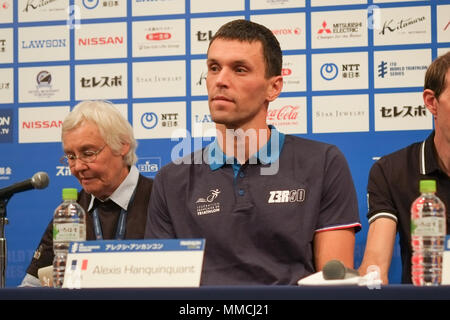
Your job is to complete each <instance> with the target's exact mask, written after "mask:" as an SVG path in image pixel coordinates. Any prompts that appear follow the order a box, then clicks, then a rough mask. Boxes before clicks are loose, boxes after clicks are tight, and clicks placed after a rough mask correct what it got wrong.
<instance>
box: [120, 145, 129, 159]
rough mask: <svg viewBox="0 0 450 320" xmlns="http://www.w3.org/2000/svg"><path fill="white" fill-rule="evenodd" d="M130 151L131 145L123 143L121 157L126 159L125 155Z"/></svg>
mask: <svg viewBox="0 0 450 320" xmlns="http://www.w3.org/2000/svg"><path fill="white" fill-rule="evenodd" d="M129 151H130V144H129V143H123V144H122V148H121V149H120V155H121V156H122V157H125V155H126V154H127V153H128V152H129Z"/></svg>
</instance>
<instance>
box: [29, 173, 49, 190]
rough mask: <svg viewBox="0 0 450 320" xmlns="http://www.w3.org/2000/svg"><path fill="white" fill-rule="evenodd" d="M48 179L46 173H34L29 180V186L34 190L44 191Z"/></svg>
mask: <svg viewBox="0 0 450 320" xmlns="http://www.w3.org/2000/svg"><path fill="white" fill-rule="evenodd" d="M48 183H49V178H48V174H47V173H46V172H43V171H40V172H36V173H35V174H34V175H33V177H32V178H31V184H32V185H33V187H34V188H35V189H44V188H46V187H47V186H48Z"/></svg>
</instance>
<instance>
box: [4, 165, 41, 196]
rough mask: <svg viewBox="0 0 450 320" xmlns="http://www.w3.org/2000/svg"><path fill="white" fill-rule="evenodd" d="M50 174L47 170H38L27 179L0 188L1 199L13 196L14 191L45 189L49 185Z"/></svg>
mask: <svg viewBox="0 0 450 320" xmlns="http://www.w3.org/2000/svg"><path fill="white" fill-rule="evenodd" d="M48 182H49V179H48V175H47V173H46V172H42V171H40V172H37V173H35V174H34V175H33V177H31V178H30V179H27V180H25V181H21V182H17V183H14V184H13V185H10V186H9V187H6V188H3V189H0V199H6V198H9V197H11V196H12V195H13V194H14V193H18V192H22V191H27V190H31V189H44V188H46V187H47V186H48Z"/></svg>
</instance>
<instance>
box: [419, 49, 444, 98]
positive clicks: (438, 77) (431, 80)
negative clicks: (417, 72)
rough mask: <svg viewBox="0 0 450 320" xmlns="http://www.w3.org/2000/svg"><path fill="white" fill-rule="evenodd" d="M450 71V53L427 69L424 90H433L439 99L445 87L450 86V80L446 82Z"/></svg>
mask: <svg viewBox="0 0 450 320" xmlns="http://www.w3.org/2000/svg"><path fill="white" fill-rule="evenodd" d="M448 70H450V51H449V52H447V53H446V54H443V55H441V56H440V57H438V58H436V59H435V60H434V61H433V62H432V63H431V64H430V66H429V67H428V69H427V72H426V74H425V85H424V89H430V90H432V91H433V92H434V96H435V97H436V99H439V96H440V95H441V93H442V91H444V90H445V86H446V85H450V79H447V83H446V82H445V75H446V74H447V72H448Z"/></svg>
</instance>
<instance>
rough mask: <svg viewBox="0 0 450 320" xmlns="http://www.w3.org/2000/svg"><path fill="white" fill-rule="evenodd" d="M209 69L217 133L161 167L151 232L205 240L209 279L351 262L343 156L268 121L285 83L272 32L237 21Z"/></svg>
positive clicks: (292, 277)
mask: <svg viewBox="0 0 450 320" xmlns="http://www.w3.org/2000/svg"><path fill="white" fill-rule="evenodd" d="M207 66H208V75H207V80H206V84H207V89H208V96H209V108H210V112H211V117H212V119H213V121H214V122H215V123H216V129H217V138H216V139H215V141H214V142H213V143H211V144H210V145H208V146H207V147H206V148H204V149H202V150H198V151H196V152H194V153H192V154H191V155H189V156H188V157H185V158H182V159H179V160H175V161H174V162H172V163H170V164H168V165H166V166H164V167H163V168H162V169H161V170H160V172H159V173H158V174H157V176H156V178H155V181H154V187H153V191H152V197H151V201H150V207H149V211H148V223H147V227H146V234H145V237H147V238H205V239H206V246H205V257H204V264H203V272H202V278H201V284H202V285H248V284H280V285H281V284H296V283H297V281H298V280H299V279H300V278H303V277H305V276H307V275H309V274H311V273H314V272H316V271H319V270H321V268H322V267H323V265H324V264H325V263H326V262H328V261H329V260H331V259H339V260H341V261H342V262H343V263H344V264H345V265H346V266H347V267H353V251H354V241H355V235H354V234H355V230H358V229H359V228H360V223H359V214H358V205H357V200H356V193H355V189H354V185H353V181H352V177H351V174H350V171H349V168H348V165H347V162H346V160H345V158H344V156H343V155H342V153H341V152H340V151H339V150H338V149H337V148H336V147H335V146H332V145H328V144H324V143H320V142H315V141H311V140H306V139H301V138H298V137H294V136H290V135H284V134H282V133H280V132H279V131H277V129H276V128H274V127H272V126H268V124H267V123H266V116H267V109H268V105H269V103H270V102H271V101H273V100H275V99H276V98H277V97H278V95H279V94H280V92H281V89H282V87H283V78H282V76H281V66H282V53H281V49H280V45H279V43H278V41H277V39H276V38H275V36H274V35H273V33H272V32H271V31H270V30H268V29H267V28H266V27H264V26H262V25H259V24H256V23H253V22H250V21H246V20H235V21H232V22H229V23H227V24H225V25H224V26H222V27H221V28H220V29H219V31H218V32H217V33H216V34H215V36H214V37H213V39H212V40H211V42H210V46H209V49H208V58H207Z"/></svg>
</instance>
